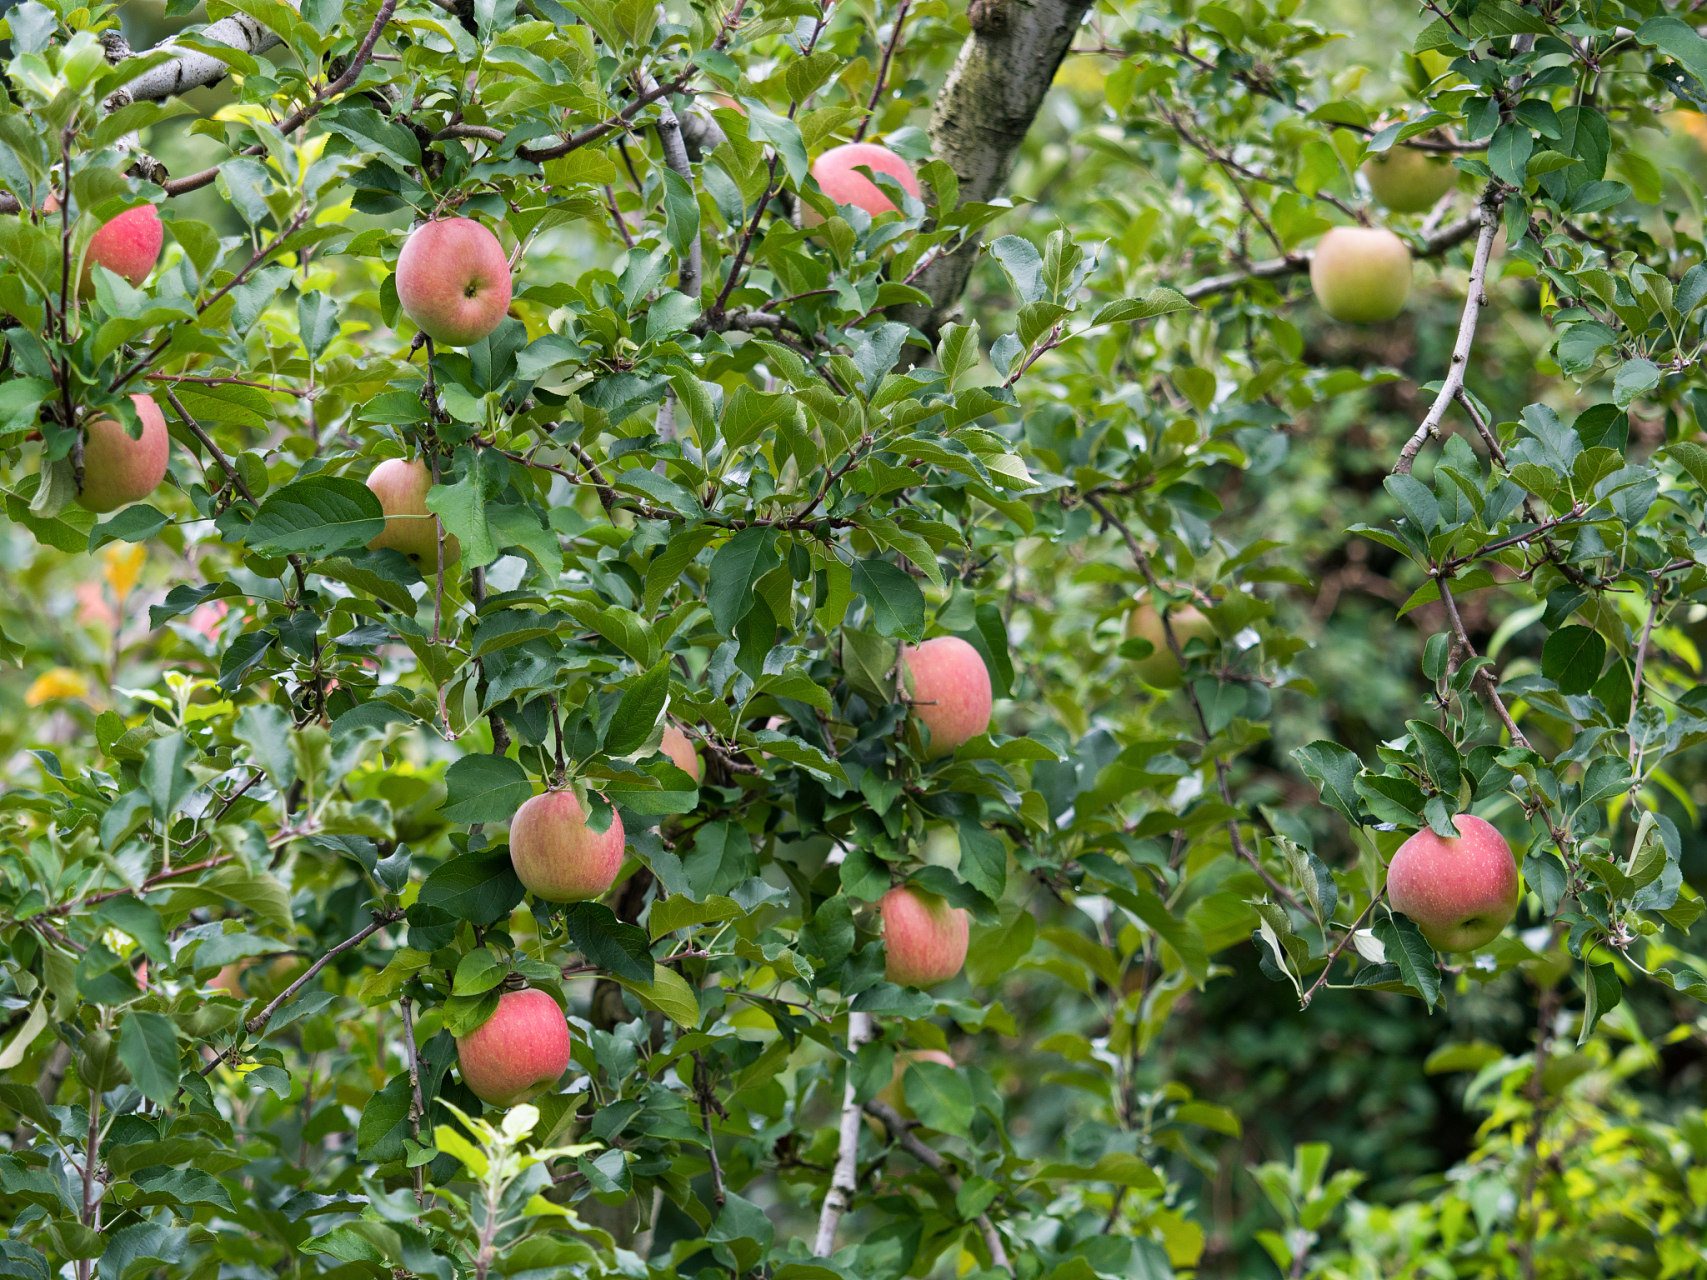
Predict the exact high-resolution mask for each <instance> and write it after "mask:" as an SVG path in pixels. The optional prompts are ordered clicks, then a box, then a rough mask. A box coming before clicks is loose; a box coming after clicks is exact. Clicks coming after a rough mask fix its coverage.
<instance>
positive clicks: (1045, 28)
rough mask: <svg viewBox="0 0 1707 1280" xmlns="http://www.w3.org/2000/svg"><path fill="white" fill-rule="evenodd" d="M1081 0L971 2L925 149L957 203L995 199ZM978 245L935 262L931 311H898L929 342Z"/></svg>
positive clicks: (927, 283)
mask: <svg viewBox="0 0 1707 1280" xmlns="http://www.w3.org/2000/svg"><path fill="white" fill-rule="evenodd" d="M1090 7H1091V6H1090V3H1089V0H972V6H971V8H970V9H969V10H968V11H967V17H968V18H969V19H970V21H971V23H972V34H971V35H970V36H968V37H967V38H966V43H965V44H964V45H962V46H961V48H960V56H959V57H958V58H956V59H955V62H954V68H953V70H951V71H950V72H949V73H948V79H947V80H945V81H944V82H943V86H942V92H941V93H940V94H939V95H938V97H937V103H936V109H935V111H933V112H932V113H931V124H930V136H931V145H932V149H933V150H934V151H935V152H936V155H937V157H938V158H939V159H941V160H946V161H947V162H948V164H949V165H950V167H952V168H953V169H954V172H955V173H956V175H958V176H959V178H960V200H961V202H962V203H965V202H967V201H980V202H982V201H988V200H994V199H995V198H996V197H997V196H999V195H1001V194H1002V192H1003V190H1004V189H1005V188H1006V187H1007V182H1008V177H1009V175H1010V174H1012V173H1013V168H1014V157H1015V156H1016V155H1017V154H1018V152H1019V148H1020V144H1021V143H1022V142H1024V141H1025V135H1026V134H1027V133H1028V132H1029V131H1030V129H1031V122H1032V121H1033V120H1034V119H1036V118H1037V111H1038V108H1039V107H1040V106H1042V105H1043V96H1044V94H1046V93H1048V92H1049V86H1050V84H1051V83H1053V82H1054V79H1055V72H1056V70H1057V69H1058V68H1059V67H1060V65H1061V59H1062V58H1064V57H1065V56H1066V54H1067V50H1068V49H1069V48H1071V47H1072V43H1073V37H1074V35H1076V34H1077V32H1078V29H1079V24H1080V22H1082V21H1083V20H1084V16H1085V14H1086V13H1087V12H1088V11H1089V10H1090ZM978 248H979V242H978V241H977V240H974V241H973V242H971V243H969V244H967V245H965V246H964V247H962V248H961V249H960V251H959V252H957V253H953V254H949V255H947V256H945V257H942V258H939V259H937V260H936V261H935V262H933V263H932V264H931V265H930V266H928V267H926V268H925V270H924V272H923V274H922V275H921V276H920V277H919V280H918V282H917V283H918V285H919V287H920V288H921V289H923V290H924V292H926V293H928V294H929V295H930V296H931V305H930V306H928V307H926V306H924V305H922V304H921V305H918V306H912V307H905V308H899V309H898V310H897V316H896V318H897V319H899V320H903V321H905V322H906V323H908V324H913V325H917V326H918V327H919V328H920V329H922V330H924V332H925V334H926V335H927V336H928V337H929V338H930V339H931V341H932V342H933V343H934V342H935V341H936V334H937V331H938V330H939V329H940V328H941V327H942V326H943V325H944V324H945V323H946V322H947V321H948V320H949V319H950V318H951V316H952V314H953V312H954V310H955V309H956V308H957V307H958V306H959V305H960V295H961V294H962V293H963V292H964V291H965V289H966V281H967V278H968V277H969V276H970V275H971V274H972V264H973V262H974V260H975V259H976V258H977V255H978Z"/></svg>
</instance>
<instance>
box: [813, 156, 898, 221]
mask: <svg viewBox="0 0 1707 1280" xmlns="http://www.w3.org/2000/svg"><path fill="white" fill-rule="evenodd" d="M862 167H863V168H866V169H870V170H871V171H872V172H873V173H886V174H888V175H889V176H890V177H892V178H894V179H895V180H896V181H897V182H899V183H900V184H901V186H902V188H903V189H904V190H906V191H907V192H908V193H909V194H910V195H915V196H916V195H918V194H919V180H918V179H917V178H916V177H914V176H913V167H912V165H910V164H908V163H907V162H906V161H905V160H903V159H901V157H900V156H898V155H896V154H895V153H894V152H893V151H891V150H890V149H889V148H888V147H880V146H877V145H876V144H875V143H871V142H849V143H846V144H844V145H843V146H839V147H831V148H830V149H829V150H828V151H826V152H825V153H824V154H823V155H821V156H819V157H818V159H817V160H816V161H814V162H813V165H812V176H813V177H814V178H816V179H817V180H818V189H819V190H820V191H822V192H823V193H824V194H825V195H827V196H829V197H830V199H832V200H834V201H835V202H836V203H837V204H851V205H857V206H858V207H859V208H861V209H864V210H865V211H866V212H867V213H869V214H870V215H871V216H872V217H874V218H875V217H876V216H877V215H878V214H880V213H890V212H892V211H893V210H894V208H895V202H894V201H893V200H891V199H890V198H889V197H888V196H887V195H885V194H884V192H883V189H882V188H881V187H879V186H878V185H877V184H876V183H875V182H873V181H872V180H871V179H870V178H868V177H866V176H865V175H864V174H863V173H861V172H859V170H860V168H862ZM800 217H801V220H802V221H803V222H804V223H805V224H806V225H807V226H816V225H817V224H818V223H820V222H822V221H823V220H824V219H823V218H821V217H819V216H818V211H817V210H815V209H814V208H812V206H811V205H802V206H801V214H800Z"/></svg>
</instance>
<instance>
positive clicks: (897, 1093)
mask: <svg viewBox="0 0 1707 1280" xmlns="http://www.w3.org/2000/svg"><path fill="white" fill-rule="evenodd" d="M915 1062H940V1063H941V1064H942V1065H943V1066H945V1067H954V1066H957V1065H958V1064H957V1063H956V1062H955V1061H954V1059H953V1058H951V1057H949V1056H948V1055H947V1054H946V1053H944V1052H943V1051H942V1050H941V1049H903V1050H901V1051H900V1052H899V1053H897V1054H896V1055H895V1071H894V1074H892V1075H891V1076H890V1077H889V1083H888V1084H886V1085H884V1086H883V1087H882V1088H881V1089H879V1090H878V1091H877V1100H878V1101H879V1102H884V1103H887V1104H888V1105H889V1106H891V1107H893V1108H894V1109H895V1111H896V1113H897V1114H899V1115H900V1116H901V1117H902V1118H903V1119H907V1120H911V1119H913V1118H914V1116H913V1109H912V1108H911V1107H909V1106H908V1105H907V1090H906V1088H905V1087H904V1085H903V1083H902V1081H903V1078H904V1077H905V1076H906V1074H907V1068H908V1067H910V1066H912V1065H913V1064H914V1063H915Z"/></svg>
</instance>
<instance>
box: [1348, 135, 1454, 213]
mask: <svg viewBox="0 0 1707 1280" xmlns="http://www.w3.org/2000/svg"><path fill="white" fill-rule="evenodd" d="M1363 176H1364V177H1365V178H1368V179H1369V189H1370V190H1371V191H1373V192H1374V193H1375V198H1376V199H1377V200H1379V201H1380V202H1381V203H1382V204H1383V205H1385V206H1386V207H1387V208H1389V209H1391V210H1392V211H1393V212H1394V213H1422V212H1424V211H1425V210H1427V209H1432V208H1433V207H1434V206H1435V203H1436V202H1437V201H1438V200H1439V199H1440V197H1441V196H1443V195H1445V194H1446V193H1447V192H1448V191H1450V190H1452V188H1453V187H1454V186H1455V185H1457V182H1458V170H1457V169H1454V168H1453V167H1452V158H1451V157H1450V156H1445V155H1437V154H1433V153H1431V152H1427V151H1418V150H1417V149H1416V148H1415V147H1393V148H1392V149H1391V150H1389V151H1385V152H1383V153H1381V154H1380V155H1373V156H1370V157H1369V159H1367V160H1365V161H1364V162H1363Z"/></svg>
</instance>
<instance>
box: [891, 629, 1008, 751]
mask: <svg viewBox="0 0 1707 1280" xmlns="http://www.w3.org/2000/svg"><path fill="white" fill-rule="evenodd" d="M901 666H902V669H903V670H904V671H905V672H906V673H907V685H908V689H909V692H910V694H911V696H912V699H913V714H914V715H915V716H917V717H918V718H919V720H920V722H921V723H922V724H923V725H924V726H925V728H927V729H929V730H930V733H931V738H930V743H929V745H928V746H927V748H926V754H927V755H928V756H929V757H930V758H931V759H933V760H935V759H937V758H938V757H939V756H946V755H951V754H953V752H954V750H955V748H956V747H958V746H960V745H961V744H962V743H963V742H969V741H971V740H972V739H973V738H976V737H977V736H978V735H979V734H981V733H983V732H984V731H985V730H986V729H988V728H989V727H990V706H991V703H992V701H993V697H992V694H991V689H990V669H989V668H988V667H986V666H985V665H984V658H983V655H982V654H980V653H979V652H978V651H977V650H976V649H974V648H973V647H972V646H971V645H969V644H967V643H966V641H964V640H962V639H961V638H960V637H959V636H937V637H936V638H935V639H934V640H926V641H925V642H924V643H923V644H921V645H918V646H916V647H915V646H913V645H907V646H906V647H905V648H903V649H902V650H901Z"/></svg>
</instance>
